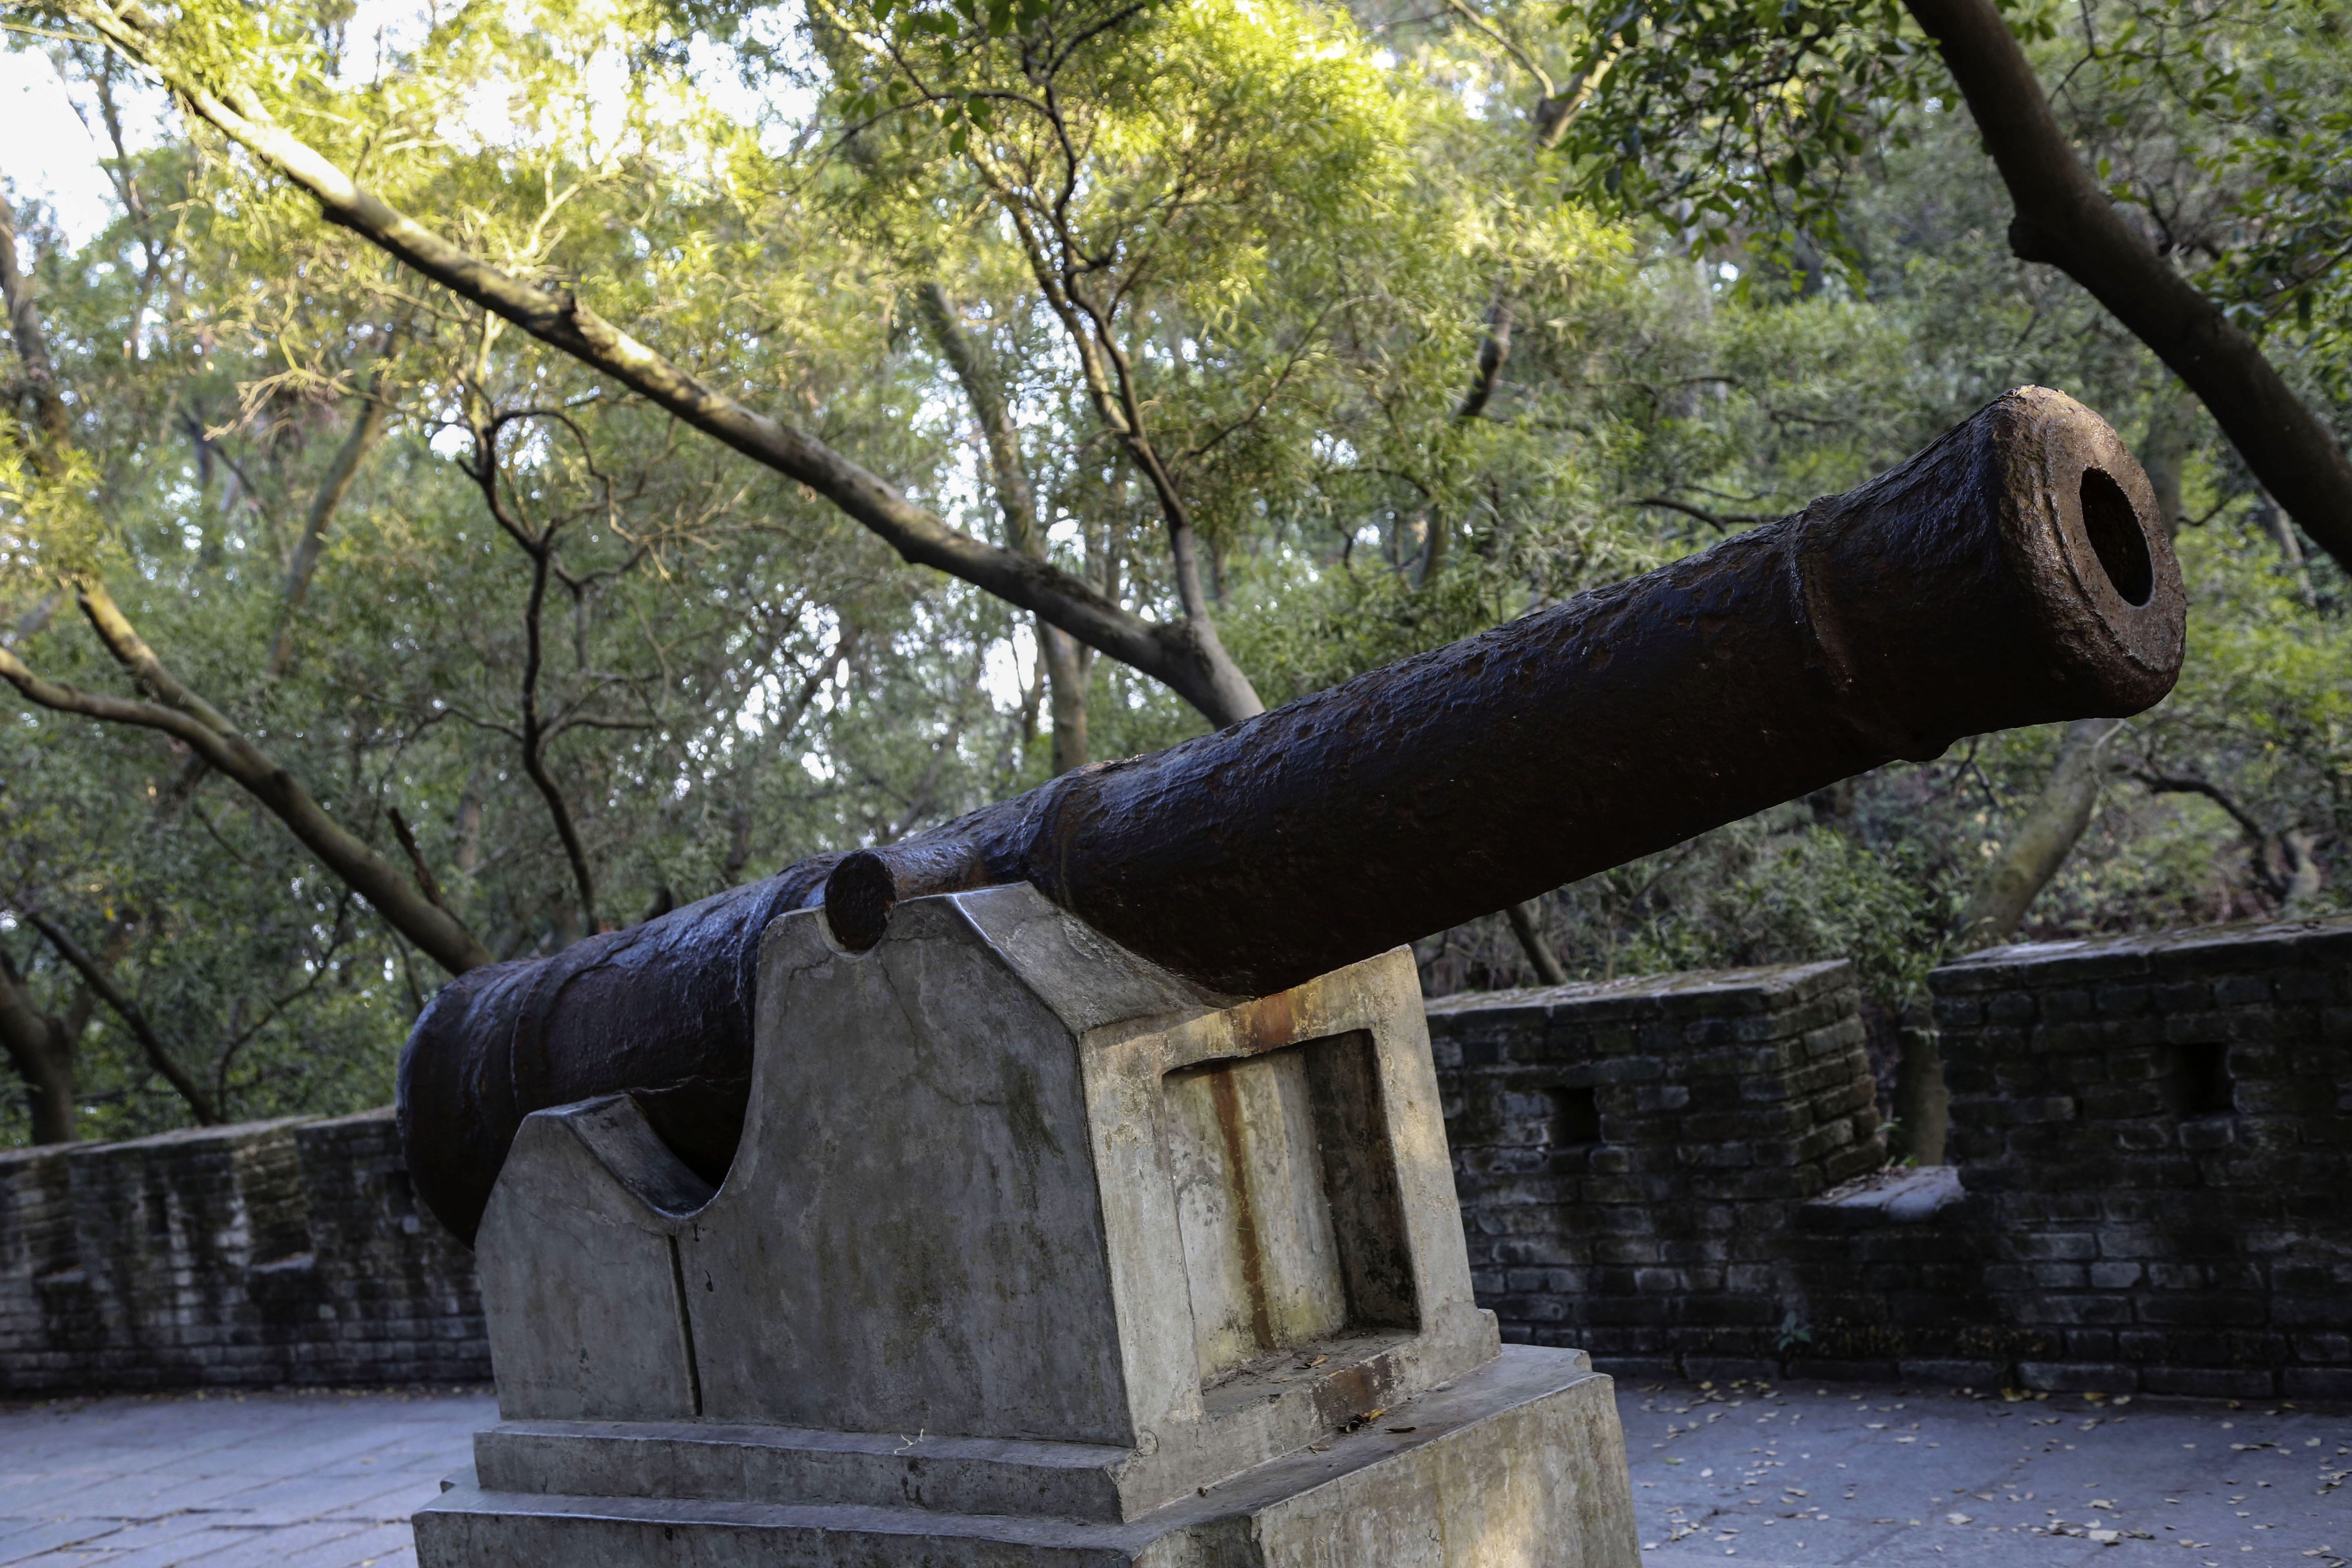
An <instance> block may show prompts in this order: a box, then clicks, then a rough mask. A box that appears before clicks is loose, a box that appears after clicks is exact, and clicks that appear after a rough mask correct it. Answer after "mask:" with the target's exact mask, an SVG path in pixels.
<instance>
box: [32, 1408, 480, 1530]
mask: <svg viewBox="0 0 2352 1568" xmlns="http://www.w3.org/2000/svg"><path fill="white" fill-rule="evenodd" d="M497 1411H498V1406H497V1404H496V1402H495V1401H494V1400H492V1399H491V1398H490V1396H489V1395H488V1394H485V1393H466V1394H447V1393H444V1394H394V1393H366V1394H340V1393H326V1392H315V1393H314V1392H303V1393H287V1394H242V1395H239V1394H211V1395H208V1396H204V1397H199V1396H197V1395H194V1394H174V1395H168V1396H151V1397H143V1398H142V1397H129V1398H108V1399H89V1400H68V1401H59V1402H58V1403H55V1404H49V1405H14V1406H0V1564H6V1565H8V1568H15V1565H16V1564H18V1563H37V1564H39V1565H40V1568H75V1565H80V1564H88V1565H89V1568H100V1565H103V1568H170V1565H172V1564H177V1563H201V1564H203V1565H204V1568H247V1565H248V1564H251V1565H254V1568H259V1565H260V1564H265V1563H267V1564H272V1565H276V1568H369V1565H375V1568H392V1565H394V1564H403V1565H406V1568H414V1564H415V1562H416V1553H415V1551H414V1550H413V1549H412V1548H411V1546H410V1544H409V1533H408V1516H409V1514H410V1513H411V1512H412V1511H413V1510H415V1508H416V1507H417V1506H418V1505H419V1504H421V1503H423V1502H425V1500H427V1499H429V1498H432V1497H433V1496H435V1495H436V1493H438V1491H439V1490H440V1479H441V1478H442V1477H443V1476H445V1475H447V1474H448V1473H449V1472H450V1471H451V1470H454V1469H456V1468H458V1467H459V1466H461V1465H465V1464H467V1463H470V1462H471V1458H472V1448H473V1434H474V1431H475V1429H476V1428H478V1427H480V1426H488V1424H489V1423H491V1422H493V1421H495V1420H496V1419H498V1414H497Z"/></svg>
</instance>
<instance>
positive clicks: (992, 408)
mask: <svg viewBox="0 0 2352 1568" xmlns="http://www.w3.org/2000/svg"><path fill="white" fill-rule="evenodd" d="M917 298H918V299H919V300H920V302H921V305H922V313H923V322H924V324H925V325H926V326H928V327H929V328H930V331H931V338H932V341H933V342H937V343H938V344H939V348H940V353H941V354H942V355H944V356H945V357H946V359H947V362H948V364H949V366H950V368H951V369H952V370H954V372H955V374H956V379H957V380H958V381H960V382H961V383H962V384H963V390H964V395H965V396H966V397H967V398H969V399H970V400H971V412H972V417H973V418H975V419H977V420H978V421H979V422H980V434H981V439H982V442H983V443H984V444H985V445H986V447H987V448H988V466H989V470H990V472H991V474H992V476H993V478H994V479H995V482H996V502H997V505H998V507H999V508H1000V509H1002V510H1003V513H1004V542H1005V544H1006V545H1007V546H1009V547H1010V548H1012V549H1013V550H1017V551H1019V552H1022V553H1023V554H1024V555H1026V556H1028V557H1029V558H1030V559H1031V560H1033V561H1043V560H1045V530H1044V529H1043V528H1042V527H1041V526H1040V525H1039V523H1038V520H1037V495H1036V491H1035V489H1034V488H1032V487H1031V485H1030V483H1029V471H1028V469H1027V468H1025V467H1024V466H1023V464H1022V461H1021V437H1020V433H1019V432H1018V431H1017V430H1015V429H1014V427H1013V413H1012V410H1011V408H1010V407H1009V406H1008V405H1007V404H1006V401H1005V397H1004V389H1003V385H1002V384H1001V382H1000V381H999V379H998V378H997V377H996V376H994V375H992V374H990V370H989V367H988V366H987V365H986V364H984V363H982V360H981V357H980V353H979V351H978V350H977V349H976V348H975V347H974V346H973V344H972V342H971V336H970V335H969V334H968V333H966V332H965V331H964V330H963V323H962V322H961V321H959V320H957V319H956V314H955V310H954V308H953V307H952V306H951V305H950V304H949V303H948V297H947V293H946V290H944V289H941V288H940V286H939V285H938V284H937V283H929V282H927V283H925V284H924V285H923V286H922V288H921V289H919V290H918V291H917ZM1034 619H1035V623H1036V627H1037V657H1038V659H1039V660H1040V661H1041V662H1042V663H1043V664H1044V665H1045V703H1046V708H1047V710H1048V711H1049V712H1050V713H1051V714H1052V715H1053V720H1052V722H1053V731H1054V739H1053V748H1054V772H1055V773H1057V774H1059V773H1068V772H1069V771H1070V770H1071V769H1072V768H1077V767H1084V766H1085V765H1086V764H1087V763H1088V762H1090V761H1092V760H1093V759H1092V758H1090V757H1089V756H1088V755H1087V744H1088V741H1087V686H1088V683H1089V676H1090V672H1089V671H1088V669H1087V659H1086V658H1084V657H1083V651H1082V648H1081V646H1080V644H1079V642H1078V639H1077V638H1076V637H1072V636H1071V635H1070V634H1069V633H1067V632H1066V631H1064V630H1063V629H1062V628H1061V627H1059V626H1055V625H1054V624H1053V623H1052V622H1051V621H1049V620H1047V619H1046V618H1045V616H1036V617H1034Z"/></svg>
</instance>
